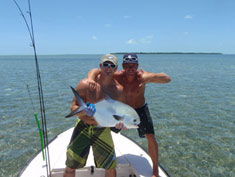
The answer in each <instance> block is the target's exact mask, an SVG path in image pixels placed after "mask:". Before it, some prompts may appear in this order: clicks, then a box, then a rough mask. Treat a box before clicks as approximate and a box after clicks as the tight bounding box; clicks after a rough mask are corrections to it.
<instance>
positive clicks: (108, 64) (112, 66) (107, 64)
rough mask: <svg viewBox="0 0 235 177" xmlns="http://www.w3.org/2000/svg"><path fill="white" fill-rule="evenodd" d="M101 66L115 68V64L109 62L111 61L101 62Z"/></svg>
mask: <svg viewBox="0 0 235 177" xmlns="http://www.w3.org/2000/svg"><path fill="white" fill-rule="evenodd" d="M102 66H103V67H105V68H107V67H111V68H115V67H116V65H115V64H111V63H102Z"/></svg>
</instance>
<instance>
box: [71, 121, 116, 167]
mask: <svg viewBox="0 0 235 177" xmlns="http://www.w3.org/2000/svg"><path fill="white" fill-rule="evenodd" d="M90 146H92V149H93V155H94V160H95V164H96V167H97V168H104V169H113V168H115V167H116V165H117V160H116V155H115V150H114V144H113V139H112V136H111V132H110V128H97V127H96V126H94V125H88V124H85V123H84V122H83V121H79V122H78V123H77V125H76V126H75V128H74V131H73V135H72V138H71V140H70V143H69V146H68V148H67V160H66V166H67V167H69V168H72V169H77V168H82V167H84V166H85V164H86V160H87V157H88V153H89V150H90Z"/></svg>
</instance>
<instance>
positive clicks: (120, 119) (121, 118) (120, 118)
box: [113, 115, 123, 121]
mask: <svg viewBox="0 0 235 177" xmlns="http://www.w3.org/2000/svg"><path fill="white" fill-rule="evenodd" d="M113 117H114V119H116V120H117V121H123V117H121V116H119V115H113Z"/></svg>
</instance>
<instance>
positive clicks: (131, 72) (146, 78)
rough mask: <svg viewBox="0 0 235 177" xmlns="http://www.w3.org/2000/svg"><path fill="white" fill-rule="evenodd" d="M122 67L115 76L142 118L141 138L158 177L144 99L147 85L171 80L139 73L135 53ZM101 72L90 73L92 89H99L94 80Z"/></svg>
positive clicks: (155, 142)
mask: <svg viewBox="0 0 235 177" xmlns="http://www.w3.org/2000/svg"><path fill="white" fill-rule="evenodd" d="M122 66H123V70H122V71H119V72H118V73H117V74H115V76H114V78H115V79H116V80H117V81H118V82H119V83H120V84H121V85H122V86H123V95H124V97H125V100H124V103H126V104H128V105H130V106H132V107H133V108H134V109H135V110H136V112H137V113H138V114H139V116H140V121H141V122H140V125H139V128H138V132H139V136H140V137H142V138H143V137H145V138H146V139H147V142H148V153H149V156H150V157H151V159H152V162H153V175H152V177H158V176H159V174H158V144H157V141H156V139H155V135H154V127H153V122H152V118H151V116H150V113H149V109H148V105H147V103H146V101H145V97H144V93H145V85H146V84H147V83H168V82H170V81H171V79H170V77H169V76H167V75H166V74H164V73H150V72H146V71H143V70H142V69H141V70H140V71H138V57H137V55H136V54H133V53H129V54H125V55H124V56H123V63H122ZM99 72H100V70H99V69H93V70H91V71H90V72H89V73H88V79H89V87H90V88H91V89H95V88H96V87H97V85H96V84H95V83H94V82H93V80H94V78H95V77H96V75H97V74H98V73H99Z"/></svg>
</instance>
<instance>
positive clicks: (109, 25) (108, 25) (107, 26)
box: [104, 24, 112, 28]
mask: <svg viewBox="0 0 235 177" xmlns="http://www.w3.org/2000/svg"><path fill="white" fill-rule="evenodd" d="M104 26H105V27H106V28H110V27H111V26H112V25H111V24H105V25H104Z"/></svg>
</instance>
